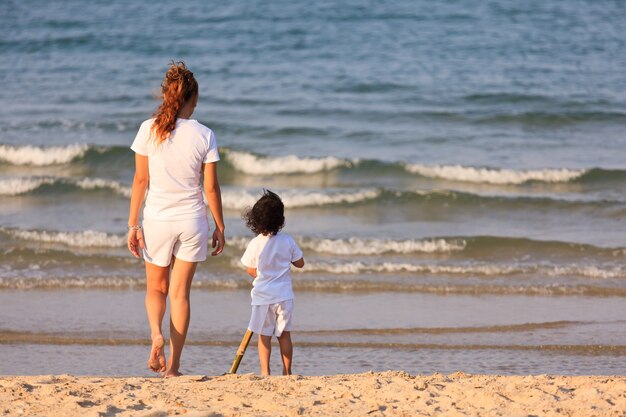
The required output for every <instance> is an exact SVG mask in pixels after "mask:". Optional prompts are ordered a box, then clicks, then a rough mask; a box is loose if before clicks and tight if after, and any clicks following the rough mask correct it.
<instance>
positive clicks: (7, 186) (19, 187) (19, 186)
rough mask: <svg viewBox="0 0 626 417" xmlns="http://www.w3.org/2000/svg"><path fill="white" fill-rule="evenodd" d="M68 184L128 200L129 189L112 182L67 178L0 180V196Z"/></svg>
mask: <svg viewBox="0 0 626 417" xmlns="http://www.w3.org/2000/svg"><path fill="white" fill-rule="evenodd" d="M55 184H69V185H74V186H76V187H79V188H82V189H83V190H95V189H99V188H109V189H111V190H113V191H115V192H116V193H118V194H120V195H122V196H124V197H127V198H129V197H130V195H131V187H128V186H125V185H122V184H121V183H119V182H117V181H113V180H106V179H102V178H80V179H79V178H68V177H18V178H5V179H0V195H20V194H26V193H29V192H31V191H34V190H36V189H37V188H39V187H41V186H42V185H55Z"/></svg>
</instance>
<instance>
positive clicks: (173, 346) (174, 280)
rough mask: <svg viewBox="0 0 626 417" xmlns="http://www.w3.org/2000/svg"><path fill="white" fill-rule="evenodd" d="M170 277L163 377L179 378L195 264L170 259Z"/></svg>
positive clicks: (189, 312)
mask: <svg viewBox="0 0 626 417" xmlns="http://www.w3.org/2000/svg"><path fill="white" fill-rule="evenodd" d="M172 259H173V260H172V271H171V275H170V288H169V295H170V358H169V361H168V366H167V372H166V373H165V377H173V376H179V375H181V373H180V372H179V371H178V369H179V368H180V355H181V353H182V352H183V347H184V346H185V339H186V338H187V329H188V328H189V320H190V318H191V307H190V303H189V293H190V291H191V281H192V280H193V275H194V274H195V272H196V266H197V265H198V263H197V262H186V261H182V260H180V259H177V258H172Z"/></svg>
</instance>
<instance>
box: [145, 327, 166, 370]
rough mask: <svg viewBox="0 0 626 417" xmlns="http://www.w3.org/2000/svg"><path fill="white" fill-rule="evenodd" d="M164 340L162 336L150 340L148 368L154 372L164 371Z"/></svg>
mask: <svg viewBox="0 0 626 417" xmlns="http://www.w3.org/2000/svg"><path fill="white" fill-rule="evenodd" d="M164 347H165V340H164V339H163V336H162V335H158V336H155V337H154V339H152V349H151V350H150V357H149V358H148V367H149V368H150V369H152V370H153V371H154V372H164V371H165V369H166V368H165V350H164Z"/></svg>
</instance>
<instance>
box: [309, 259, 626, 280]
mask: <svg viewBox="0 0 626 417" xmlns="http://www.w3.org/2000/svg"><path fill="white" fill-rule="evenodd" d="M303 272H328V273H332V274H362V273H400V272H409V273H420V274H434V275H438V274H449V275H469V276H472V275H474V276H504V275H517V274H532V275H535V276H537V275H539V276H541V275H544V276H553V277H568V276H576V277H589V278H599V279H615V278H626V269H625V268H623V267H619V266H615V267H607V268H603V267H598V266H593V265H570V266H559V265H540V264H519V265H507V264H468V265H441V264H415V263H407V262H380V263H368V262H362V261H353V262H316V261H313V262H309V263H308V265H307V268H306V271H303Z"/></svg>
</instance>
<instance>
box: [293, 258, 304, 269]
mask: <svg viewBox="0 0 626 417" xmlns="http://www.w3.org/2000/svg"><path fill="white" fill-rule="evenodd" d="M291 264H292V265H293V266H295V267H296V268H302V267H303V266H304V258H300V259H298V260H297V261H293V262H292V263H291Z"/></svg>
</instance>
